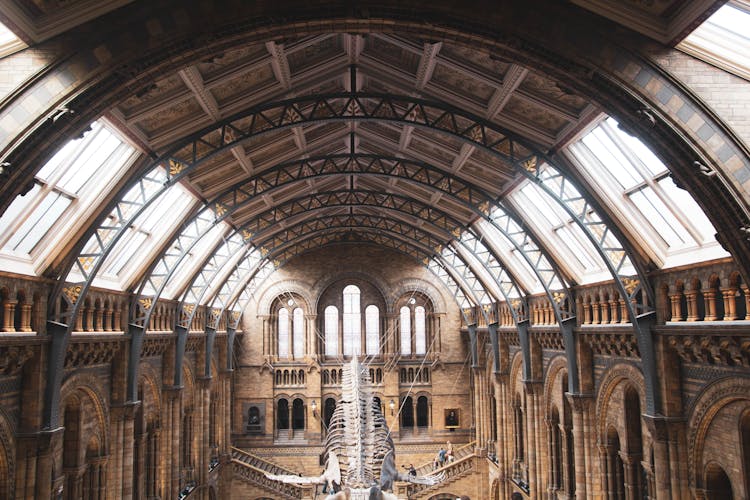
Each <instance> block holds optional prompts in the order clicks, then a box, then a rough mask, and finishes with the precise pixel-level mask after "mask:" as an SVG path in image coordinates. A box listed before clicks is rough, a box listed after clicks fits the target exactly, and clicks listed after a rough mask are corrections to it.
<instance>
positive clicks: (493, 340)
mask: <svg viewBox="0 0 750 500" xmlns="http://www.w3.org/2000/svg"><path fill="white" fill-rule="evenodd" d="M487 331H488V332H489V334H490V344H491V345H492V355H493V357H494V358H495V359H494V360H493V365H492V372H493V373H494V374H495V375H497V374H499V373H501V371H502V369H501V367H500V343H499V341H498V337H497V323H492V324H491V325H487Z"/></svg>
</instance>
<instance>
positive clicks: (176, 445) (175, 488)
mask: <svg viewBox="0 0 750 500" xmlns="http://www.w3.org/2000/svg"><path fill="white" fill-rule="evenodd" d="M180 396H181V390H179V389H174V390H173V392H172V393H171V394H170V405H171V410H172V428H171V438H172V440H171V441H172V444H171V448H168V450H169V451H170V452H171V456H172V474H171V482H170V483H171V484H170V486H171V490H172V491H171V495H170V496H169V498H174V497H176V496H177V495H178V494H179V492H180V432H183V433H185V436H184V439H188V436H187V429H182V419H181V418H180V399H179V398H180Z"/></svg>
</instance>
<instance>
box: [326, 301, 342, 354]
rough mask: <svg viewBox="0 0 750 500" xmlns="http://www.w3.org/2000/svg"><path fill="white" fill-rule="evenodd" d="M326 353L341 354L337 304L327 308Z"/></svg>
mask: <svg viewBox="0 0 750 500" xmlns="http://www.w3.org/2000/svg"><path fill="white" fill-rule="evenodd" d="M325 343H326V346H325V353H326V356H338V354H339V310H338V309H336V306H328V307H326V309H325Z"/></svg>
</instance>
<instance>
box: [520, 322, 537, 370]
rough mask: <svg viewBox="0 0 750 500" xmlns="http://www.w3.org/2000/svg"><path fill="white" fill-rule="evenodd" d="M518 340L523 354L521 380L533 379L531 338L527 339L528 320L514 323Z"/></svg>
mask: <svg viewBox="0 0 750 500" xmlns="http://www.w3.org/2000/svg"><path fill="white" fill-rule="evenodd" d="M516 329H517V330H518V341H519V343H520V344H521V355H522V356H523V381H524V382H525V381H527V380H533V378H532V374H531V340H530V339H529V321H528V320H526V321H521V322H520V323H518V324H517V325H516Z"/></svg>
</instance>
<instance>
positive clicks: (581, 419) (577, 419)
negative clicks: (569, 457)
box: [566, 393, 592, 498]
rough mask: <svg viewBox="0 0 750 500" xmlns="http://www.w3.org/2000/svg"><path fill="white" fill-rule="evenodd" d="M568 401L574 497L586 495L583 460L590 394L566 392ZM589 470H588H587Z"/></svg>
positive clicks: (585, 470)
mask: <svg viewBox="0 0 750 500" xmlns="http://www.w3.org/2000/svg"><path fill="white" fill-rule="evenodd" d="M566 396H567V398H568V402H569V403H570V407H571V410H572V413H573V430H572V432H573V448H574V451H575V453H574V455H575V469H576V474H575V476H576V477H575V481H576V497H577V498H587V497H586V493H587V491H586V484H587V476H586V473H587V469H586V462H585V459H584V457H585V453H586V431H585V422H586V413H587V412H588V408H589V405H590V403H591V401H592V397H591V396H590V395H585V394H570V393H567V394H566ZM588 472H590V471H588Z"/></svg>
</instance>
